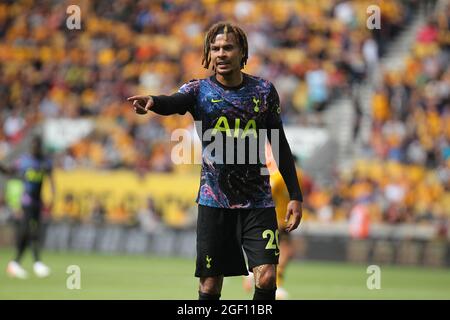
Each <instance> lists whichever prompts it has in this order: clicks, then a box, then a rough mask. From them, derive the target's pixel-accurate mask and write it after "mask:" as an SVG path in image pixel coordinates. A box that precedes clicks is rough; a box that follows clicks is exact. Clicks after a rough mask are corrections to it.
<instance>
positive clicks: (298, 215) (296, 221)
mask: <svg viewBox="0 0 450 320" xmlns="http://www.w3.org/2000/svg"><path fill="white" fill-rule="evenodd" d="M300 220H301V213H300V211H296V212H294V222H293V223H291V224H290V225H289V227H288V228H287V229H286V231H287V232H291V231H293V230H295V229H297V227H298V225H299V224H300Z"/></svg>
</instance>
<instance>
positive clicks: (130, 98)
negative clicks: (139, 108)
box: [127, 96, 146, 101]
mask: <svg viewBox="0 0 450 320" xmlns="http://www.w3.org/2000/svg"><path fill="white" fill-rule="evenodd" d="M145 97H146V96H132V97H129V98H127V101H132V100H139V99H144V98H145Z"/></svg>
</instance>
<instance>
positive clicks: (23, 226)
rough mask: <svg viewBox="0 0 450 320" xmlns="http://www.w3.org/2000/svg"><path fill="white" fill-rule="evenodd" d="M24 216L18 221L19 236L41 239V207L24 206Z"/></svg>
mask: <svg viewBox="0 0 450 320" xmlns="http://www.w3.org/2000/svg"><path fill="white" fill-rule="evenodd" d="M22 210H23V216H22V217H21V219H19V220H18V221H17V236H18V237H19V238H23V237H29V238H30V239H39V238H40V237H41V207H40V206H23V207H22Z"/></svg>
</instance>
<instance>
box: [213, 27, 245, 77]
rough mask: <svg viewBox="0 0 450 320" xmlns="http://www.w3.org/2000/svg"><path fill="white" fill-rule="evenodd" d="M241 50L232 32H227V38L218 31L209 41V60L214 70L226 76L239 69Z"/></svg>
mask: <svg viewBox="0 0 450 320" xmlns="http://www.w3.org/2000/svg"><path fill="white" fill-rule="evenodd" d="M241 60H242V52H241V48H240V47H239V44H238V41H237V39H236V36H235V34H234V33H228V34H227V38H226V39H225V35H224V34H223V33H220V34H218V35H217V36H216V38H215V39H214V42H212V43H211V61H212V63H213V64H214V67H215V70H216V72H217V73H218V74H220V75H222V76H227V75H230V74H232V73H235V72H239V71H240V70H241Z"/></svg>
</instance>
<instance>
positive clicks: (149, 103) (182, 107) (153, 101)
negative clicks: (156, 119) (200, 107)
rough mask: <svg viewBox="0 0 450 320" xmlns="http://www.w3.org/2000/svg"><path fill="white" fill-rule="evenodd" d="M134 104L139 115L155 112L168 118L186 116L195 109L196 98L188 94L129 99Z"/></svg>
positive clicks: (141, 96)
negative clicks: (178, 115) (169, 116)
mask: <svg viewBox="0 0 450 320" xmlns="http://www.w3.org/2000/svg"><path fill="white" fill-rule="evenodd" d="M127 100H128V101H130V102H132V103H133V106H134V111H135V112H136V113H137V114H146V113H147V112H148V111H153V112H155V113H157V114H160V115H163V116H168V115H172V114H177V113H178V114H185V113H186V111H190V112H191V110H192V109H193V107H194V105H195V98H194V97H192V96H191V95H190V94H186V93H180V92H177V93H174V94H172V95H170V96H166V95H160V96H144V95H138V96H132V97H129V98H128V99H127Z"/></svg>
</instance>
